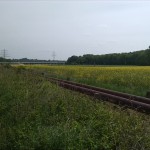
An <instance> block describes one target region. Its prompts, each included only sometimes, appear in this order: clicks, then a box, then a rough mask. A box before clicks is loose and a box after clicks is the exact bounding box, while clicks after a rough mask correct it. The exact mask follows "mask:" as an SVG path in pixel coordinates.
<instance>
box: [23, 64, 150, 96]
mask: <svg viewBox="0 0 150 150" xmlns="http://www.w3.org/2000/svg"><path fill="white" fill-rule="evenodd" d="M26 68H30V69H35V70H36V71H41V72H44V73H45V75H47V76H52V77H57V78H62V79H67V80H72V81H75V82H80V83H85V84H89V85H93V86H97V87H102V88H108V89H112V90H116V91H121V92H125V93H131V94H135V95H140V96H146V93H147V91H150V67H148V66H147V67H133V66H131V67H129V66H128V67H123V66H119V67H116V66H114V67H109V66H107V67H106V66H95V67H94V66H48V65H47V66H46V65H30V66H26Z"/></svg>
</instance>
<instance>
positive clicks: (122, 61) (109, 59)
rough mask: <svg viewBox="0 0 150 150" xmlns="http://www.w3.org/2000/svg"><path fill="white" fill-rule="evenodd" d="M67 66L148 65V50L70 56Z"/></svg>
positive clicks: (149, 51) (149, 55)
mask: <svg viewBox="0 0 150 150" xmlns="http://www.w3.org/2000/svg"><path fill="white" fill-rule="evenodd" d="M67 64H72V65H74V64H76V65H77V64H80V65H81V64H82V65H141V66H149V65H150V49H147V50H141V51H136V52H132V53H131V52H130V53H121V54H117V53H114V54H106V55H92V54H87V55H83V56H79V57H78V56H71V57H69V58H68V60H67Z"/></svg>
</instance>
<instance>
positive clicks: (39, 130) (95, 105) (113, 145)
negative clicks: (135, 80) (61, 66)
mask: <svg viewBox="0 0 150 150" xmlns="http://www.w3.org/2000/svg"><path fill="white" fill-rule="evenodd" d="M149 119H150V117H149V116H146V115H143V114H140V113H136V112H134V111H130V110H122V109H121V108H118V107H115V108H114V106H112V105H110V104H107V103H104V102H100V101H97V100H96V99H94V98H90V97H88V96H85V95H83V94H79V93H76V92H72V91H69V90H65V89H62V88H60V87H58V86H57V85H53V84H51V83H49V82H48V81H46V80H45V79H44V78H41V77H38V76H35V75H34V76H33V75H31V74H30V73H28V71H26V70H24V69H13V68H11V67H3V66H0V149H15V150H16V149H45V150H47V149H100V150H115V149H119V150H129V149H132V150H141V149H143V150H144V149H147V150H148V149H150V128H149V127H150V120H149Z"/></svg>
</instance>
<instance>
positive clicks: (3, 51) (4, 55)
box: [0, 49, 8, 59]
mask: <svg viewBox="0 0 150 150" xmlns="http://www.w3.org/2000/svg"><path fill="white" fill-rule="evenodd" d="M0 56H1V57H3V58H4V59H6V58H7V57H8V50H6V49H2V50H1V55H0Z"/></svg>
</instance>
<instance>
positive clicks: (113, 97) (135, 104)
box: [47, 78, 150, 114]
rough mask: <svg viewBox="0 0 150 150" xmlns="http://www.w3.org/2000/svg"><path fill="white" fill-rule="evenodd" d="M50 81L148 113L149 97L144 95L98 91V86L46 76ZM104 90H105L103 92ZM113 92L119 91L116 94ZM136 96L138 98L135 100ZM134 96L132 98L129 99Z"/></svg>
mask: <svg viewBox="0 0 150 150" xmlns="http://www.w3.org/2000/svg"><path fill="white" fill-rule="evenodd" d="M47 79H48V80H49V81H50V82H53V83H56V84H58V85H59V86H61V87H64V88H67V89H70V90H74V91H78V92H80V93H84V94H87V95H89V96H94V97H95V98H97V99H101V100H104V101H109V102H111V103H114V104H118V105H121V106H125V107H128V108H130V109H134V110H136V111H140V112H144V113H148V114H149V113H150V103H149V101H150V99H148V98H144V97H138V96H134V95H132V97H131V96H130V97H129V98H128V95H129V94H127V96H126V97H123V96H125V94H124V93H123V96H122V93H121V94H120V92H115V91H111V90H108V91H111V92H107V90H106V89H105V90H104V91H100V90H98V89H99V88H96V87H93V86H92V87H91V86H87V85H83V84H79V83H75V82H70V81H66V80H60V79H56V78H47ZM105 91H106V92H105ZM115 93H119V94H118V95H117V94H115ZM137 97H138V100H137ZM131 98H134V99H131ZM140 99H144V100H145V101H139V100H140Z"/></svg>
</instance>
